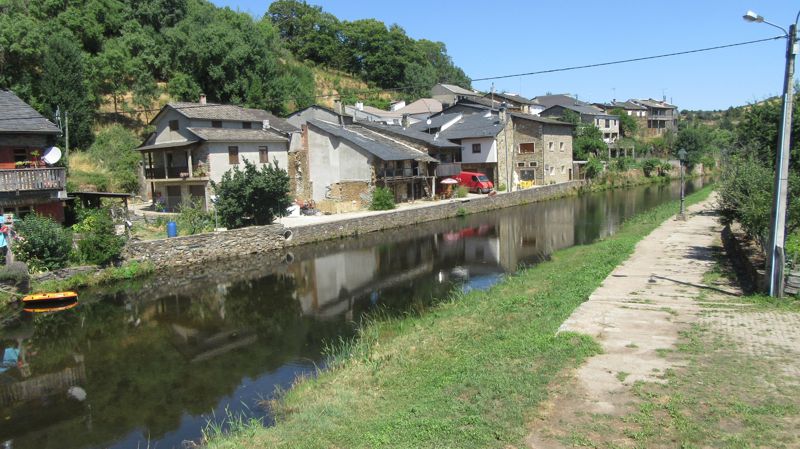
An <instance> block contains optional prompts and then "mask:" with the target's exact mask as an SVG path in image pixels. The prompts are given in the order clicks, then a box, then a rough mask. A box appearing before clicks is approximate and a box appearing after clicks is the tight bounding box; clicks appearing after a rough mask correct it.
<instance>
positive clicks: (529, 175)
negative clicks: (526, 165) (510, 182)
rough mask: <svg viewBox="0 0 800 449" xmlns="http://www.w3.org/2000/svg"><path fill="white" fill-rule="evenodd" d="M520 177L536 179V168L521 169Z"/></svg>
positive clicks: (530, 179) (521, 179) (523, 179)
mask: <svg viewBox="0 0 800 449" xmlns="http://www.w3.org/2000/svg"><path fill="white" fill-rule="evenodd" d="M519 179H520V181H535V180H536V170H520V171H519Z"/></svg>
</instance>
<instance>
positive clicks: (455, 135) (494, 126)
mask: <svg viewBox="0 0 800 449" xmlns="http://www.w3.org/2000/svg"><path fill="white" fill-rule="evenodd" d="M486 112H487V113H489V111H488V110H487V111H486ZM441 117H447V115H443V116H441ZM437 118H439V117H437ZM450 118H451V119H452V118H453V117H452V115H451V116H450ZM502 130H503V125H502V124H501V123H500V117H499V116H498V114H496V113H489V114H488V117H487V114H486V113H479V114H468V115H463V116H462V117H461V119H459V120H458V121H457V122H455V123H453V124H452V125H450V126H449V127H447V129H445V130H443V131H440V132H439V137H440V138H441V137H443V138H445V139H469V138H474V137H495V136H497V134H498V133H499V132H500V131H502Z"/></svg>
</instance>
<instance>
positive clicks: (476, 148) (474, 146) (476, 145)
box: [472, 143, 481, 153]
mask: <svg viewBox="0 0 800 449" xmlns="http://www.w3.org/2000/svg"><path fill="white" fill-rule="evenodd" d="M472 152H473V153H480V152H481V144H479V143H473V144H472Z"/></svg>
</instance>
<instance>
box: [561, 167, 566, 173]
mask: <svg viewBox="0 0 800 449" xmlns="http://www.w3.org/2000/svg"><path fill="white" fill-rule="evenodd" d="M564 173H566V168H564V166H563V165H562V166H561V174H562V175H563V174H564Z"/></svg>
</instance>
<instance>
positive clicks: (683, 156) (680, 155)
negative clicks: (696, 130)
mask: <svg viewBox="0 0 800 449" xmlns="http://www.w3.org/2000/svg"><path fill="white" fill-rule="evenodd" d="M678 160H679V161H680V163H681V212H680V213H679V214H678V220H686V212H685V209H684V198H685V197H686V191H685V190H684V187H683V186H684V182H683V163H684V161H685V160H686V150H684V149H683V148H681V149H680V150H678Z"/></svg>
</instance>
